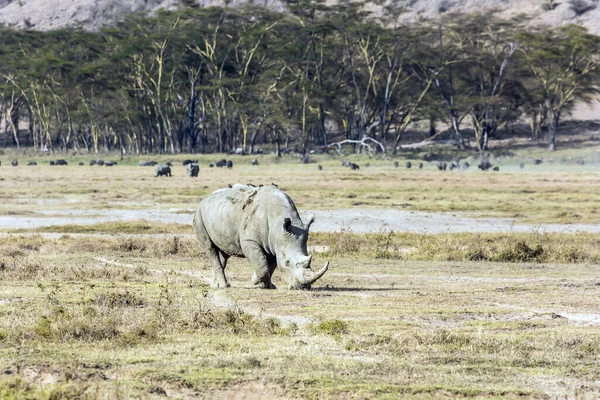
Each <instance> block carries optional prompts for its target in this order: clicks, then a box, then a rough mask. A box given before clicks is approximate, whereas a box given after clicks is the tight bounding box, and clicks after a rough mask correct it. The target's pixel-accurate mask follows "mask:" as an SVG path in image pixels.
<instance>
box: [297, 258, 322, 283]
mask: <svg viewBox="0 0 600 400" xmlns="http://www.w3.org/2000/svg"><path fill="white" fill-rule="evenodd" d="M328 268H329V261H327V262H326V263H325V266H324V267H323V268H321V269H320V270H319V271H318V272H312V271H311V272H312V273H307V274H305V275H304V276H303V277H302V278H301V280H300V283H301V284H302V285H311V284H313V283H315V282H316V281H317V280H318V279H319V278H321V277H322V276H323V275H324V274H325V272H327V269H328Z"/></svg>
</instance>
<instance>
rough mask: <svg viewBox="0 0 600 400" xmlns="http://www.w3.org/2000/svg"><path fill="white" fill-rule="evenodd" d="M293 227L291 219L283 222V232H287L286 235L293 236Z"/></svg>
mask: <svg viewBox="0 0 600 400" xmlns="http://www.w3.org/2000/svg"><path fill="white" fill-rule="evenodd" d="M291 226H292V220H291V219H289V218H286V219H284V220H283V230H284V231H285V233H286V234H287V235H291V234H292V232H291V230H290V228H291Z"/></svg>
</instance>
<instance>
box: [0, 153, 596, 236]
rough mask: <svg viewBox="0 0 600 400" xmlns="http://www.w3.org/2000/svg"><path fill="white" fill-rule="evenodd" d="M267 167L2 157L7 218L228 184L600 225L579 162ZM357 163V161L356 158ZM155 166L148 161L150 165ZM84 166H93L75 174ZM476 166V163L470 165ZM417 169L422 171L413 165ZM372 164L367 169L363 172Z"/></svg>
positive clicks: (307, 198)
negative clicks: (167, 170) (161, 167)
mask: <svg viewBox="0 0 600 400" xmlns="http://www.w3.org/2000/svg"><path fill="white" fill-rule="evenodd" d="M257 157H258V159H259V161H260V163H261V165H259V166H251V165H250V161H251V159H252V158H254V157H253V156H246V157H241V156H237V157H235V156H232V157H229V158H231V159H233V161H234V168H233V169H231V170H227V169H224V168H208V164H209V163H211V162H214V161H215V159H216V158H218V157H217V156H201V157H199V158H200V177H199V178H198V179H191V178H188V177H187V176H185V169H184V167H183V166H181V165H180V163H181V160H182V159H183V158H184V156H175V157H170V156H165V157H158V158H156V157H154V158H156V159H157V160H158V161H167V160H173V162H174V164H175V165H174V167H173V175H174V176H173V177H172V178H154V170H153V168H150V167H139V166H137V162H138V160H139V157H137V158H130V159H125V160H123V161H121V164H119V165H117V166H114V167H98V166H94V167H90V166H88V165H87V161H88V160H89V159H90V158H91V157H89V156H88V157H86V158H85V159H84V158H83V157H73V159H69V160H70V164H69V166H66V167H56V166H55V167H50V166H48V165H47V164H46V163H47V161H45V160H41V159H40V158H39V157H38V158H37V161H38V162H39V163H40V165H38V166H35V167H28V166H22V165H23V164H26V162H27V160H29V159H32V158H31V157H22V158H20V160H21V165H20V166H19V167H16V168H14V167H10V166H5V165H6V164H7V163H8V161H9V159H10V158H12V156H11V157H6V156H4V157H2V160H1V161H3V162H2V164H3V166H2V167H0V179H2V181H1V184H2V191H1V192H0V203H1V204H2V205H1V206H0V207H2V212H3V214H12V215H27V214H29V215H31V214H32V213H33V214H35V213H37V212H39V210H40V209H43V210H44V211H45V212H50V211H52V210H65V209H68V210H77V209H80V210H82V209H100V210H110V209H122V208H127V209H137V210H143V209H148V208H161V207H162V208H170V209H180V210H182V211H184V210H189V209H193V208H194V207H195V205H196V204H197V203H198V201H199V200H200V199H201V198H202V197H204V196H205V195H207V194H208V193H211V192H212V191H214V190H215V189H217V188H221V187H224V186H226V185H227V184H228V183H254V184H270V183H273V182H274V183H277V184H278V185H279V186H280V188H282V189H283V190H285V191H286V192H287V193H288V194H290V196H291V197H292V198H293V199H294V201H295V202H296V204H297V205H298V206H299V208H301V209H339V208H349V207H361V208H369V207H373V208H377V207H378V208H382V207H386V208H387V207H390V208H399V209H404V210H414V211H431V212H467V213H470V214H473V215H476V216H497V217H508V218H516V219H518V220H521V221H524V222H530V223H548V222H553V223H588V224H592V223H594V224H596V223H600V206H599V204H600V201H599V200H600V193H599V192H598V190H597V188H598V187H600V174H599V173H598V167H597V165H595V164H593V165H592V164H588V165H583V166H581V165H577V164H575V161H574V160H575V159H573V158H572V157H571V158H570V159H571V161H568V162H566V163H561V162H560V160H563V159H565V157H566V156H565V155H561V154H560V153H559V154H557V155H556V161H555V162H551V161H554V160H548V159H547V160H546V162H545V163H544V164H541V165H533V163H532V162H531V160H530V159H528V160H527V163H528V164H527V166H526V168H525V169H524V170H521V169H519V166H518V164H519V160H520V159H519V158H516V157H515V158H513V159H508V158H503V159H502V161H501V162H500V161H498V162H497V163H498V165H500V168H501V170H500V171H499V172H491V171H490V172H485V173H484V172H481V171H479V170H477V169H476V168H475V166H474V165H473V166H472V167H471V168H470V169H469V170H468V171H460V172H457V171H452V172H451V171H446V172H440V171H437V169H436V168H435V165H434V164H435V163H425V166H424V168H423V170H419V169H418V168H416V167H413V168H412V169H406V168H405V167H404V166H403V161H400V164H401V167H400V168H394V167H393V161H392V160H379V159H367V158H352V157H351V159H354V160H355V161H356V162H358V163H359V164H360V165H361V166H362V168H361V169H360V170H359V171H351V170H349V169H347V168H343V167H342V166H341V165H340V164H341V162H340V160H341V158H340V157H333V156H314V158H315V160H316V161H317V162H318V163H319V164H320V165H322V166H323V171H319V170H318V169H317V164H316V163H314V164H308V165H302V164H300V162H299V161H298V159H297V158H292V157H291V156H286V157H284V158H283V159H282V160H279V159H277V158H276V157H273V156H270V155H265V156H257ZM355 157H356V156H355ZM589 157H592V156H591V155H590V156H589ZM147 159H150V158H147ZM78 160H84V161H86V165H84V166H78V165H76V164H77V161H78ZM471 162H472V163H474V162H476V161H473V160H471ZM413 163H416V162H415V161H414V160H413ZM366 164H370V165H369V167H366Z"/></svg>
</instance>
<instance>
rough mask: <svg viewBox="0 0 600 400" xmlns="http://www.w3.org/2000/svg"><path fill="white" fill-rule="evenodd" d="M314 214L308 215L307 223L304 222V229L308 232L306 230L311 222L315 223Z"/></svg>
mask: <svg viewBox="0 0 600 400" xmlns="http://www.w3.org/2000/svg"><path fill="white" fill-rule="evenodd" d="M315 218H316V217H315V214H313V213H310V214H308V221H306V224H304V228H305V229H306V230H307V231H308V229H309V228H310V226H311V225H312V223H313V222H315Z"/></svg>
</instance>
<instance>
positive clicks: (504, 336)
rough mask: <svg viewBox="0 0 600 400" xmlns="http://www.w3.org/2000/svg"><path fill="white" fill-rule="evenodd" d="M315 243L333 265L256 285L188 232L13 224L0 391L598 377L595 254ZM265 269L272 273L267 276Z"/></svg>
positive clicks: (337, 390)
mask: <svg viewBox="0 0 600 400" xmlns="http://www.w3.org/2000/svg"><path fill="white" fill-rule="evenodd" d="M343 243H346V241H345V242H343ZM343 243H342V244H341V245H340V246H344V245H345V244H343ZM328 256H330V257H332V264H333V265H334V267H333V269H332V271H331V272H330V273H328V275H326V277H325V278H323V280H322V282H321V284H320V285H319V287H317V288H315V289H314V290H313V291H310V292H302V291H287V290H277V291H261V290H256V289H253V288H251V287H250V286H251V284H250V282H249V277H250V268H249V267H248V265H247V264H246V263H245V261H244V260H234V261H233V263H232V265H231V266H230V267H228V274H229V276H230V280H231V282H232V285H233V288H232V289H231V290H227V291H218V290H217V291H215V290H212V289H210V288H209V287H208V286H207V285H206V284H205V282H204V280H203V279H201V277H208V276H209V275H210V273H209V271H208V270H207V269H206V266H205V264H204V263H203V261H202V256H201V254H199V252H198V249H197V246H196V245H195V242H194V241H193V240H192V239H185V238H183V239H181V238H178V239H171V240H165V239H156V238H142V237H135V238H132V237H116V238H93V237H87V238H86V237H79V238H71V237H68V236H65V237H62V238H60V239H44V238H42V237H40V236H28V237H19V236H12V237H9V240H5V241H3V243H2V244H1V245H0V259H1V260H2V261H1V264H0V274H1V275H2V284H1V285H0V299H1V301H0V318H1V320H2V322H3V323H2V327H1V328H0V362H1V365H2V368H3V371H2V372H3V378H2V379H1V380H0V397H3V398H82V397H83V398H132V397H135V398H161V397H164V396H165V395H169V396H173V397H179V398H192V397H201V398H206V397H212V398H217V397H218V398H228V396H229V398H239V397H243V396H248V397H246V398H266V399H270V398H290V397H291V398H296V397H302V398H341V397H344V398H345V397H357V398H397V397H399V396H410V397H417V398H432V397H448V398H453V397H473V398H490V397H523V396H525V397H532V398H547V397H549V396H558V395H570V396H572V397H573V396H579V397H580V398H586V396H588V397H590V398H592V397H593V395H594V393H596V394H597V393H598V392H597V391H598V390H599V389H600V388H599V387H598V379H599V373H598V371H600V358H599V357H598V355H599V354H600V326H599V325H595V324H591V323H587V322H586V321H589V320H591V319H593V318H594V316H597V314H594V313H597V298H598V296H600V282H599V281H598V273H599V272H600V271H599V268H598V265H597V264H589V263H581V262H580V263H569V264H550V263H540V262H530V263H501V262H487V261H486V262H482V261H479V262H473V261H467V262H464V261H463V262H442V261H433V262H432V261H406V260H397V259H393V258H373V257H371V256H370V255H366V256H363V257H356V256H355V255H351V256H350V257H344V256H341V255H339V256H335V255H332V254H329V255H328ZM317 257H319V258H321V256H319V255H318V256H317ZM275 283H276V284H280V285H281V286H282V287H283V286H284V285H283V282H281V280H280V277H279V275H278V274H276V280H275ZM223 300H226V302H227V304H235V305H236V306H235V307H233V308H228V307H224V306H223ZM578 318H579V319H578ZM586 318H587V319H586ZM235 396H238V397H235Z"/></svg>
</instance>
